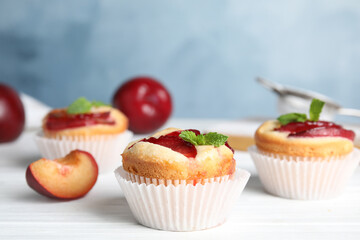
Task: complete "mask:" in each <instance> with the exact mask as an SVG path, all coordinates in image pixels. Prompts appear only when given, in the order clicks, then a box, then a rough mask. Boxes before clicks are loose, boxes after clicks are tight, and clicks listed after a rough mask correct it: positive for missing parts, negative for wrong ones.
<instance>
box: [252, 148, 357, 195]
mask: <svg viewBox="0 0 360 240" xmlns="http://www.w3.org/2000/svg"><path fill="white" fill-rule="evenodd" d="M248 151H249V153H250V155H251V157H252V159H253V161H254V163H255V166H256V169H257V172H258V174H259V178H260V180H261V182H262V184H263V186H264V188H265V190H266V191H267V192H269V193H271V194H273V195H276V196H280V197H284V198H291V199H299V200H320V199H330V198H334V197H337V196H339V195H340V194H341V193H342V192H343V191H344V189H345V186H346V184H347V182H348V180H349V179H350V177H351V175H352V174H353V172H354V170H355V169H356V167H358V164H359V161H360V154H359V153H360V151H359V150H358V149H354V151H353V152H352V153H350V154H348V155H347V156H344V157H329V158H328V159H324V158H306V157H287V158H286V159H284V157H281V156H279V155H275V154H271V155H267V154H262V153H261V152H260V151H259V150H258V149H257V148H256V146H251V147H250V148H249V149H248Z"/></svg>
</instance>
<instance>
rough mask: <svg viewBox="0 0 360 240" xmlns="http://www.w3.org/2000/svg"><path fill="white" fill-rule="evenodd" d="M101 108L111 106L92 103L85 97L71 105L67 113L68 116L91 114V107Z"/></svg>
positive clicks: (96, 102) (98, 102) (97, 102)
mask: <svg viewBox="0 0 360 240" xmlns="http://www.w3.org/2000/svg"><path fill="white" fill-rule="evenodd" d="M101 106H110V105H108V104H105V103H103V102H101V101H92V102H90V101H89V100H87V99H86V98H84V97H79V98H78V99H76V100H75V101H74V102H73V103H71V104H70V105H69V106H68V108H67V110H66V112H67V113H68V114H82V113H87V112H90V110H91V107H101Z"/></svg>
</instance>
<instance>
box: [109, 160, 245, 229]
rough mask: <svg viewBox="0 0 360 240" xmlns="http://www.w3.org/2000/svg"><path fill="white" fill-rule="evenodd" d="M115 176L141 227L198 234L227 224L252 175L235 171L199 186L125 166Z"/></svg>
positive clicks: (116, 171) (243, 171) (242, 171)
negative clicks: (130, 170)
mask: <svg viewBox="0 0 360 240" xmlns="http://www.w3.org/2000/svg"><path fill="white" fill-rule="evenodd" d="M115 176H116V178H117V180H118V181H119V184H120V186H121V189H122V191H123V193H124V195H125V198H126V200H127V202H128V204H129V206H130V209H131V211H132V213H133V214H134V216H135V218H136V220H137V221H138V222H139V223H140V224H142V225H144V226H147V227H150V228H155V229H161V230H167V231H195V230H202V229H207V228H212V227H215V226H218V225H221V224H222V223H224V222H225V220H226V218H227V216H228V214H229V212H230V210H231V208H232V207H233V205H234V203H235V201H236V199H237V198H238V197H239V195H240V194H241V192H242V191H243V189H244V187H245V185H246V183H247V181H248V180H249V177H250V173H249V172H247V171H245V170H241V169H236V171H235V173H234V174H233V175H232V176H230V177H229V176H225V177H219V178H211V179H208V180H207V181H206V182H205V183H204V184H200V183H198V184H196V185H194V184H187V183H186V181H185V180H175V181H172V180H161V181H159V180H158V179H149V178H144V177H139V176H136V175H132V174H129V173H127V172H126V171H125V170H124V169H123V168H122V167H119V168H118V169H116V170H115Z"/></svg>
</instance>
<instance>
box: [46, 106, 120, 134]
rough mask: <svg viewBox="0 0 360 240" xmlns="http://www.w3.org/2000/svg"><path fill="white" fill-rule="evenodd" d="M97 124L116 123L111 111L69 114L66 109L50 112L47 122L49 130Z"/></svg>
mask: <svg viewBox="0 0 360 240" xmlns="http://www.w3.org/2000/svg"><path fill="white" fill-rule="evenodd" d="M96 124H106V125H114V124H115V121H114V120H113V119H111V117H110V112H99V113H81V114H67V113H66V110H62V111H57V112H53V113H50V114H49V116H48V119H47V122H46V127H47V129H49V130H63V129H67V128H77V127H85V126H92V125H96Z"/></svg>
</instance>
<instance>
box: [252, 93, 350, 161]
mask: <svg viewBox="0 0 360 240" xmlns="http://www.w3.org/2000/svg"><path fill="white" fill-rule="evenodd" d="M314 105H315V107H314ZM316 105H317V106H316ZM323 105H324V103H323V102H321V101H320V100H317V99H315V100H313V102H312V104H311V106H310V119H308V118H307V116H306V115H305V114H299V113H290V114H285V115H282V116H280V117H279V118H278V119H277V120H271V121H267V122H265V123H263V124H262V125H261V126H260V127H259V128H258V129H257V131H256V133H255V142H256V146H257V147H258V149H259V150H261V151H263V152H267V153H273V154H280V155H288V156H301V157H328V156H342V155H346V154H348V153H350V152H351V151H352V150H353V141H354V138H355V133H354V132H353V131H351V130H347V129H344V128H343V127H342V126H340V125H338V124H335V123H333V122H328V121H320V120H319V117H320V113H321V109H322V107H323Z"/></svg>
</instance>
